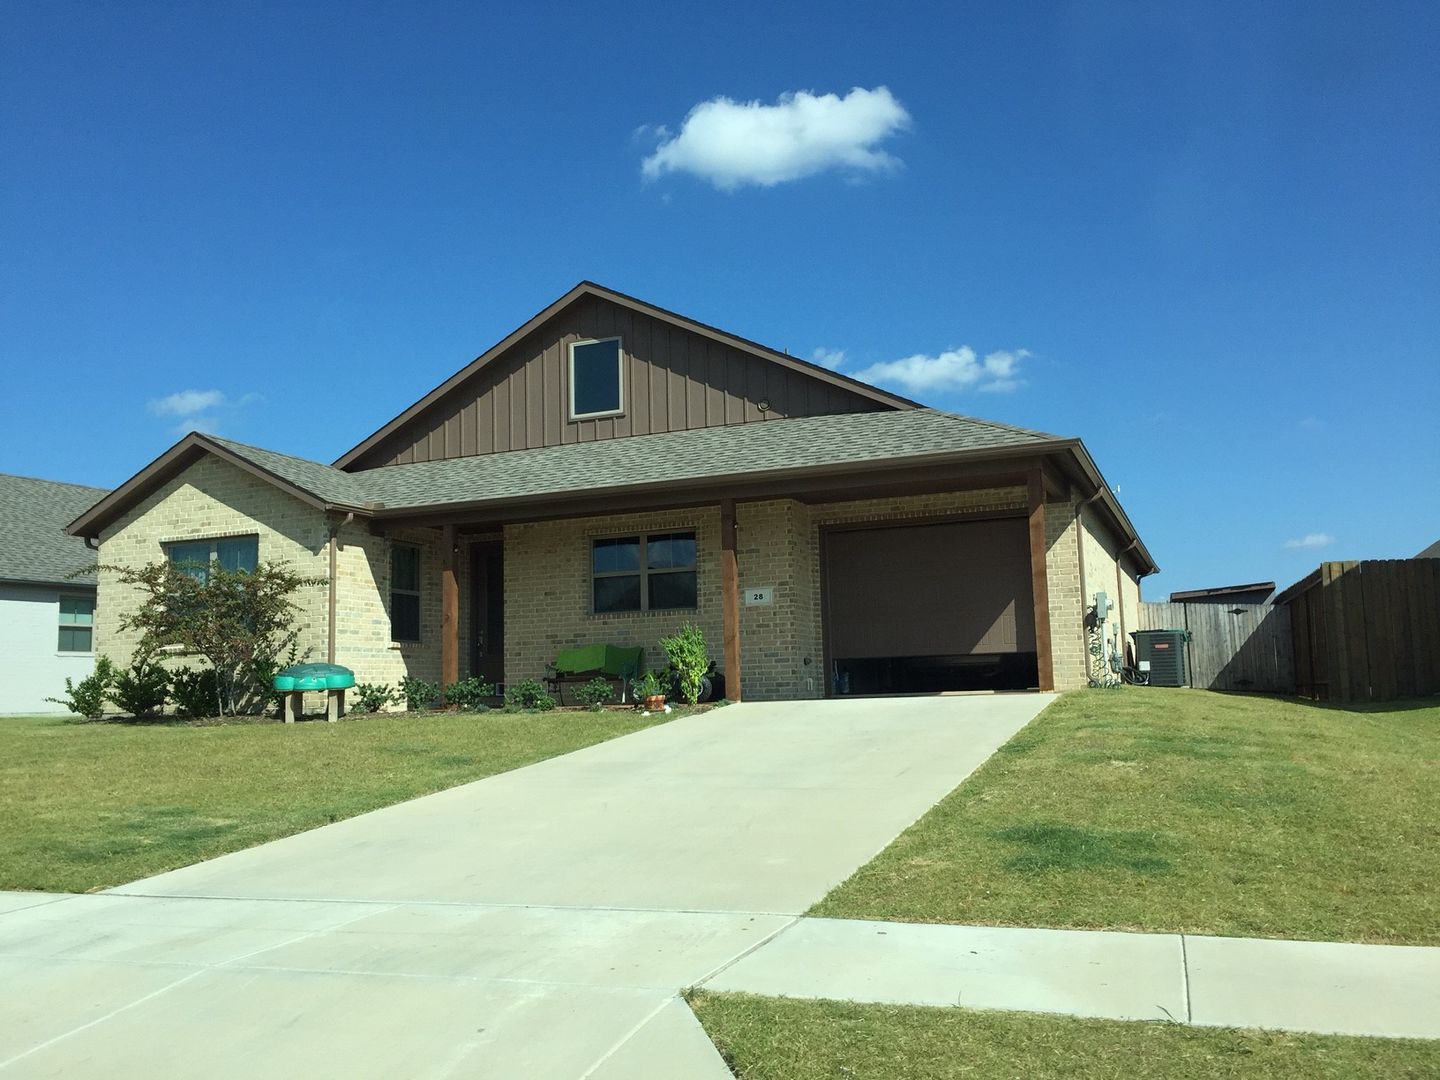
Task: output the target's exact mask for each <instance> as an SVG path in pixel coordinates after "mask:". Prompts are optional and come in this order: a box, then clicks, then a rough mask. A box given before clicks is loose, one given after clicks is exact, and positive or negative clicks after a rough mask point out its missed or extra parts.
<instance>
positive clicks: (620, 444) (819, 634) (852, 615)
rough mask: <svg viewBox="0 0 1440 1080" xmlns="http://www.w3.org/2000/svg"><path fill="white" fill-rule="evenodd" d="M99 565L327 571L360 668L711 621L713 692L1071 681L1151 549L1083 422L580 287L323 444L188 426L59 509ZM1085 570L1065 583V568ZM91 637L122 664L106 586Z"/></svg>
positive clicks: (308, 640) (117, 599)
mask: <svg viewBox="0 0 1440 1080" xmlns="http://www.w3.org/2000/svg"><path fill="white" fill-rule="evenodd" d="M70 531H71V532H72V533H73V534H74V535H76V536H85V537H92V538H95V539H98V541H99V542H100V545H101V551H102V553H103V556H104V559H103V561H104V562H106V563H110V564H122V565H141V564H144V563H146V562H148V561H151V560H155V559H159V558H163V557H167V556H168V557H170V558H172V559H176V560H179V559H193V558H195V557H197V556H198V557H201V558H204V557H209V556H215V557H219V558H221V559H222V560H227V561H228V562H229V563H230V564H231V565H236V566H243V565H249V564H252V563H253V562H255V561H256V560H257V559H263V560H267V561H282V562H287V563H290V564H292V565H293V566H295V567H297V568H299V569H301V570H303V571H304V572H307V573H320V574H326V575H328V576H329V577H330V582H331V583H330V585H329V587H328V588H326V589H317V590H313V591H312V592H311V594H310V595H307V596H306V597H305V598H304V599H303V611H302V615H301V626H302V631H303V641H304V643H305V645H306V646H307V647H308V648H309V650H310V653H311V655H312V656H313V657H314V658H315V659H322V658H326V657H332V658H334V659H335V660H336V661H337V662H339V663H342V664H345V665H347V666H349V667H351V668H353V669H354V670H355V672H356V675H357V678H359V679H360V680H362V681H367V682H392V683H393V682H395V681H396V680H397V679H399V678H400V677H401V676H403V675H406V674H409V675H413V676H416V677H419V678H424V679H427V680H431V681H443V682H446V683H448V682H450V681H451V680H453V679H455V678H457V677H463V676H465V675H467V674H471V673H473V674H477V675H481V676H484V677H485V678H488V679H490V680H492V681H495V682H500V683H513V682H514V681H516V680H519V679H528V678H539V677H541V676H542V675H543V674H544V672H545V665H546V663H547V662H549V661H550V660H552V659H553V658H554V657H555V655H556V653H557V652H558V651H559V650H561V649H564V648H567V647H570V646H574V645H581V644H590V643H601V642H609V643H613V644H617V645H632V644H638V645H643V646H644V648H645V652H646V662H647V666H652V667H663V666H664V656H663V653H662V651H661V649H660V647H659V644H658V640H659V638H660V637H662V636H663V635H666V634H670V633H673V632H674V631H675V630H676V629H677V628H678V627H679V626H680V625H681V624H682V623H684V622H686V621H693V622H695V623H697V624H699V625H700V626H701V627H702V628H703V629H704V631H705V633H706V635H707V637H708V638H709V640H710V642H711V647H712V651H713V653H714V655H715V656H716V658H717V660H718V661H719V665H720V667H721V669H722V671H723V674H724V675H725V679H726V692H727V695H728V696H729V697H730V698H732V699H738V698H740V697H742V696H743V697H745V698H754V699H767V698H768V699H775V698H805V697H821V696H826V695H830V694H834V693H844V692H848V693H871V692H905V691H932V690H939V689H966V688H984V687H991V688H1002V689H1004V688H1026V687H1035V686H1039V687H1051V686H1056V687H1070V686H1080V685H1083V684H1084V682H1085V678H1086V659H1087V654H1086V638H1085V633H1086V631H1085V623H1084V608H1085V607H1086V606H1088V604H1089V603H1090V602H1091V598H1092V597H1093V595H1094V594H1095V593H1097V592H1105V593H1107V594H1109V595H1111V596H1113V597H1115V598H1116V599H1117V610H1118V613H1119V617H1120V619H1121V620H1123V622H1124V624H1125V625H1126V626H1127V627H1130V628H1133V627H1134V626H1136V625H1137V623H1136V616H1137V608H1138V604H1139V579H1140V578H1141V577H1142V576H1144V575H1146V574H1150V573H1154V572H1155V569H1156V567H1155V564H1154V562H1153V561H1152V559H1151V557H1150V554H1149V552H1148V551H1147V550H1146V549H1145V546H1144V544H1143V543H1141V541H1140V539H1139V537H1138V536H1137V535H1136V533H1135V530H1134V528H1133V526H1132V525H1131V524H1130V521H1129V519H1128V518H1127V517H1126V516H1125V512H1124V511H1123V510H1122V509H1121V508H1120V505H1119V503H1118V502H1117V501H1116V499H1115V497H1114V495H1113V494H1112V493H1111V491H1110V489H1109V488H1108V487H1107V486H1106V484H1105V481H1104V480H1103V479H1102V477H1101V475H1100V473H1099V471H1098V469H1096V467H1095V463H1094V462H1093V461H1092V460H1091V458H1090V455H1089V453H1088V452H1087V451H1086V449H1085V447H1084V446H1083V445H1082V444H1081V442H1080V441H1079V440H1078V439H1067V438H1058V437H1056V436H1053V435H1045V434H1042V433H1040V432H1036V431H1027V430H1023V429H1021V428H1015V427H1009V426H1006V425H1004V424H995V423H989V422H987V421H983V420H974V419H970V418H967V417H962V416H954V415H951V414H949V413H944V412H937V411H934V410H931V409H927V408H923V407H921V406H919V405H918V404H916V403H915V402H913V401H910V400H908V399H906V398H903V397H899V396H897V395H895V394H892V393H889V392H888V391H885V390H880V389H877V388H875V387H873V386H868V385H866V384H864V383H861V382H857V381H856V380H854V379H851V378H847V377H846V376H844V375H841V374H838V373H836V372H833V371H829V370H826V369H824V368H821V367H817V366H815V365H812V364H808V363H805V362H804V361H801V360H797V359H795V358H794V357H791V356H789V355H787V354H785V353H781V352H776V351H775V350H773V349H768V348H765V347H763V346H760V345H756V344H754V343H753V342H750V341H746V340H744V339H742V338H739V337H736V336H734V335H732V334H728V333H725V332H723V331H720V330H716V329H714V328H712V327H709V326H705V325H703V324H701V323H698V322H695V321H693V320H691V319H687V318H684V317H682V316H679V315H676V314H673V313H671V312H668V311H664V310H661V309H660V308H657V307H654V306H653V305H651V304H647V303H644V302H642V301H639V300H636V299H633V298H631V297H628V296H624V295H622V294H620V293H616V292H613V291H611V290H609V289H605V288H602V287H600V286H598V285H593V284H590V283H588V282H586V283H582V284H580V285H578V286H576V287H575V288H574V289H572V290H571V291H570V292H569V293H567V294H566V295H565V296H563V297H561V298H560V299H559V300H558V301H556V302H555V303H554V304H552V305H550V306H549V307H548V308H546V309H545V310H544V311H542V312H540V314H538V315H536V316H535V317H534V318H533V319H531V320H530V321H529V322H527V323H525V324H524V325H523V326H521V327H520V328H519V329H517V330H515V331H514V332H513V333H511V334H510V335H509V336H507V337H506V338H505V339H504V340H502V341H500V342H499V343H498V344H496V345H495V346H494V347H493V348H491V349H490V350H489V351H487V352H486V353H484V354H483V355H482V356H480V357H479V358H478V359H477V360H475V361H474V362H473V363H471V364H470V365H469V366H467V367H466V368H464V369H463V370H461V371H460V372H458V373H457V374H456V375H454V376H453V377H452V378H450V379H449V380H447V381H446V382H445V383H444V384H442V385H441V386H439V387H437V388H436V389H435V390H433V391H431V392H430V393H429V394H426V395H425V396H424V397H423V398H421V399H420V400H419V401H417V402H416V403H415V404H413V405H411V406H410V407H409V408H407V409H406V410H405V411H404V412H402V413H401V414H400V415H399V416H397V417H396V418H395V419H394V420H392V421H390V422H389V423H388V424H386V425H384V426H383V427H382V428H380V430H378V431H376V432H375V433H374V434H372V435H370V436H369V437H367V438H365V439H364V440H363V441H361V442H360V443H359V444H358V445H357V446H355V447H354V448H353V449H352V450H349V451H347V452H346V453H345V454H343V455H341V457H340V458H339V459H338V460H337V461H336V462H335V463H334V464H333V465H323V464H319V463H317V462H313V461H306V460H302V459H299V458H294V457H289V456H287V455H284V454H278V453H274V452H272V451H269V450H260V449H256V448H254V447H249V446H244V445H241V444H239V443H235V442H231V441H229V440H226V439H220V438H215V437H212V436H206V435H199V434H191V435H187V436H186V437H185V438H183V439H181V440H180V442H178V443H177V444H176V445H175V446H173V447H172V448H171V449H170V450H168V451H166V452H165V453H164V454H163V455H161V456H160V457H159V458H157V459H156V460H155V461H154V462H152V463H151V464H149V465H147V466H146V467H145V468H144V469H142V470H141V471H140V472H139V473H137V474H136V475H135V476H134V477H133V478H132V479H130V480H129V481H127V482H126V483H125V484H123V485H121V486H120V487H119V488H118V489H117V490H116V491H114V492H113V493H111V494H110V495H108V496H106V497H105V498H104V499H102V500H100V501H99V502H98V503H97V504H96V505H95V506H93V507H92V508H90V509H89V510H87V511H86V512H85V513H83V514H81V515H80V516H79V517H78V518H76V520H75V521H74V522H73V523H72V524H71V525H70ZM1081 566H1083V567H1085V570H1084V578H1085V580H1083V581H1082V580H1081V577H1082V573H1081V570H1080V567H1081ZM100 601H101V606H100V621H99V643H100V649H101V651H102V652H103V653H105V654H106V655H108V656H110V657H111V658H113V659H115V660H117V661H119V662H124V661H125V660H126V659H127V657H128V656H129V654H130V652H131V650H132V648H133V647H134V644H135V641H134V639H133V638H132V637H130V636H126V635H124V634H121V633H120V632H119V631H118V629H117V623H116V618H117V616H118V615H119V613H120V612H122V611H124V610H125V609H126V606H127V605H129V604H131V603H133V602H134V598H133V596H131V595H127V594H125V593H124V592H122V591H121V589H120V588H119V587H118V586H117V585H116V583H115V582H114V581H113V579H112V578H111V577H110V576H108V575H105V576H102V578H101V582H100Z"/></svg>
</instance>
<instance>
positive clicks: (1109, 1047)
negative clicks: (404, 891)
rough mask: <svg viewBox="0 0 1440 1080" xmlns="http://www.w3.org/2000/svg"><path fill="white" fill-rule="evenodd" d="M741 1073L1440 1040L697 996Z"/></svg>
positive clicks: (784, 1075)
mask: <svg viewBox="0 0 1440 1080" xmlns="http://www.w3.org/2000/svg"><path fill="white" fill-rule="evenodd" d="M688 996H689V998H690V1004H691V1007H692V1008H694V1010H695V1013H696V1015H697V1016H699V1018H700V1022H701V1023H702V1024H703V1025H704V1026H705V1030H706V1032H707V1033H708V1034H709V1035H710V1037H711V1038H712V1039H713V1040H714V1042H715V1045H716V1046H717V1047H719V1049H720V1052H721V1053H722V1054H723V1055H724V1056H725V1058H726V1060H727V1061H728V1062H729V1063H730V1067H731V1068H732V1069H733V1070H734V1072H735V1075H736V1076H737V1077H739V1078H740V1080H822V1078H824V1080H832V1078H834V1077H845V1078H848V1080H872V1078H873V1080H952V1078H960V1077H964V1078H965V1080H987V1078H994V1080H1002V1078H1003V1080H1016V1078H1023V1080H1049V1078H1058V1077H1072V1078H1073V1077H1097V1078H1098V1077H1104V1078H1106V1080H1115V1078H1119V1077H1123V1078H1125V1080H1147V1078H1159V1077H1164V1078H1165V1080H1187V1078H1193V1080H1210V1078H1212V1077H1215V1078H1223V1077H1277V1076H1285V1077H1305V1078H1307V1080H1325V1078H1331V1077H1333V1078H1336V1080H1339V1078H1342V1077H1343V1078H1346V1080H1350V1078H1354V1077H1386V1078H1390V1080H1406V1078H1410V1077H1415V1078H1419V1077H1433V1076H1435V1075H1436V1074H1437V1072H1440V1043H1435V1042H1426V1041H1423V1040H1411V1039H1367V1038H1354V1037H1345V1036H1336V1035H1297V1034H1288V1033H1280V1032H1270V1031H1239V1030H1234V1029H1229V1028H1198V1027H1185V1026H1181V1025H1178V1024H1148V1023H1137V1022H1133V1021H1119V1020H1081V1019H1076V1018H1073V1017H1062V1016H1045V1015H1035V1014H1028V1013H1006V1012H981V1011H973V1010H968V1009H958V1008H955V1009H940V1008H925V1007H920V1006H891V1005H856V1004H852V1003H848V1002H836V1001H797V1000H794V999H790V998H766V997H755V996H752V995H748V994H715V993H711V992H708V991H692V992H691V993H690V995H688Z"/></svg>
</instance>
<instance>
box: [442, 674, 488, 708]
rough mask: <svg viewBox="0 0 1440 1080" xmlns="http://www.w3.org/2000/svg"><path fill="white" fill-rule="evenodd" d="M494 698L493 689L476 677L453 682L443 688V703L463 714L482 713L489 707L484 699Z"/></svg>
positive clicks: (472, 676)
mask: <svg viewBox="0 0 1440 1080" xmlns="http://www.w3.org/2000/svg"><path fill="white" fill-rule="evenodd" d="M494 696H495V687H494V685H493V684H491V683H488V682H486V681H485V680H484V679H482V678H479V677H478V676H476V675H471V676H470V678H468V679H461V680H460V681H459V682H453V683H451V684H450V685H449V686H447V687H446V688H445V703H446V704H447V705H457V706H459V707H460V709H461V710H462V711H463V712H482V711H484V710H485V709H488V708H489V707H490V706H489V705H488V704H487V703H486V701H485V699H486V698H490V697H494Z"/></svg>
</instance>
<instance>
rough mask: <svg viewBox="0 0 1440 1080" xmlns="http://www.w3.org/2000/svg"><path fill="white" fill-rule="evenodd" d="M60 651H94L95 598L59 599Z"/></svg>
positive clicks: (74, 597) (71, 597)
mask: <svg viewBox="0 0 1440 1080" xmlns="http://www.w3.org/2000/svg"><path fill="white" fill-rule="evenodd" d="M60 651H61V652H83V653H88V652H94V651H95V597H93V596H62V597H60Z"/></svg>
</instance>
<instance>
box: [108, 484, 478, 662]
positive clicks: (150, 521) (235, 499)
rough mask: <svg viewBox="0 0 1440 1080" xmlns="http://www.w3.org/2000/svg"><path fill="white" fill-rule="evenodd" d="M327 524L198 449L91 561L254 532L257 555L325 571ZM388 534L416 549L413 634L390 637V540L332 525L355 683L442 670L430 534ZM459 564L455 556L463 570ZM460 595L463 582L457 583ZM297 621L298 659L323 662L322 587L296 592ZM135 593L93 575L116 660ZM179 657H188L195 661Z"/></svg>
mask: <svg viewBox="0 0 1440 1080" xmlns="http://www.w3.org/2000/svg"><path fill="white" fill-rule="evenodd" d="M329 528H330V526H329V524H328V522H327V520H326V517H325V515H324V514H323V513H322V512H321V511H319V510H317V509H315V508H314V507H312V506H309V505H307V504H305V503H303V502H301V501H300V500H299V499H296V498H294V497H293V496H290V495H287V494H286V493H284V492H282V491H280V490H279V489H278V488H276V487H274V486H273V485H271V484H267V483H265V482H264V481H262V480H260V479H258V478H257V477H254V476H252V475H250V474H249V473H247V472H245V471H244V470H243V469H239V468H236V467H235V466H234V465H231V464H230V463H228V462H225V461H222V460H220V459H219V458H216V457H206V458H202V459H201V460H200V461H198V462H196V463H195V464H194V465H192V466H191V467H190V468H188V469H186V470H185V471H184V472H183V473H182V474H180V475H179V476H177V477H175V478H174V479H173V480H171V481H169V482H168V483H166V484H165V485H163V486H162V487H161V488H159V489H158V490H156V491H155V492H153V493H152V494H150V495H149V496H147V497H146V498H145V499H143V500H142V501H141V502H140V503H138V504H137V505H136V506H135V507H133V508H132V509H131V510H130V511H129V512H128V513H126V514H125V515H124V516H123V517H122V518H121V519H120V520H118V521H117V522H115V523H114V524H113V525H111V526H110V527H109V528H107V529H106V530H105V531H104V532H103V534H102V535H101V538H100V555H99V560H100V562H102V563H107V564H110V565H115V566H128V567H140V566H143V565H145V564H146V563H150V562H156V561H159V560H161V559H163V558H165V545H166V544H168V543H171V542H175V541H186V540H205V539H214V538H218V537H225V536H243V535H250V534H254V535H256V536H258V540H259V557H260V559H261V560H263V561H265V562H273V563H282V564H285V565H287V566H289V567H290V568H291V569H293V570H295V571H296V572H297V573H301V574H305V575H307V576H317V577H328V576H329V572H330V557H329V547H328V545H329ZM395 538H396V539H404V540H409V541H413V542H415V543H417V544H419V545H420V548H421V641H420V643H419V644H413V645H412V644H404V645H400V644H396V643H393V642H391V640H390V614H389V603H390V548H389V545H390V540H389V539H387V538H385V537H381V536H375V535H372V534H371V532H370V530H369V528H368V527H367V526H366V525H365V524H364V523H361V522H351V523H349V524H347V525H345V526H343V527H342V529H341V531H340V540H341V548H340V551H339V552H338V557H337V560H336V567H337V574H336V579H337V582H338V592H337V595H336V599H337V603H336V657H335V659H336V662H337V663H340V664H343V665H345V666H346V667H349V668H351V669H353V670H354V672H355V677H356V680H357V681H359V682H388V683H392V684H393V683H395V682H397V681H398V680H399V679H400V677H401V676H403V675H406V674H410V675H414V676H416V677H418V678H424V679H428V680H430V681H438V679H439V675H440V652H439V640H440V591H439V585H440V570H439V565H440V563H439V558H440V554H439V547H438V535H437V533H436V531H435V530H431V529H418V530H409V531H405V532H400V533H397V534H396V536H395ZM466 573H467V571H466V569H465V568H464V566H463V564H462V590H463V588H464V580H463V575H465V574H466ZM462 595H463V591H462ZM296 600H297V606H298V608H299V610H298V613H297V617H296V626H297V629H298V630H299V631H300V639H299V644H300V649H301V653H302V655H303V656H304V658H305V659H306V660H310V661H323V660H324V659H325V657H326V645H327V636H328V632H329V608H328V605H329V590H328V588H327V587H325V586H318V587H309V588H305V589H303V590H301V591H300V592H299V593H298V594H297V596H296ZM138 602H139V595H138V592H137V590H134V589H129V588H126V587H124V586H122V585H120V584H119V582H117V581H116V580H115V575H114V574H113V573H107V572H102V573H101V575H100V585H99V601H98V603H97V606H96V649H97V652H98V653H99V654H101V655H105V656H108V657H110V659H112V660H114V661H115V662H116V663H117V664H121V665H124V664H128V663H130V661H131V659H132V657H133V654H134V650H135V647H136V645H137V643H138V640H139V635H138V634H137V633H136V632H134V631H128V632H126V631H121V630H120V628H119V620H120V616H121V614H122V613H123V612H124V611H125V610H126V609H127V607H128V606H129V605H133V604H136V603H138ZM182 662H184V663H191V664H195V663H198V661H196V660H185V661H182Z"/></svg>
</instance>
